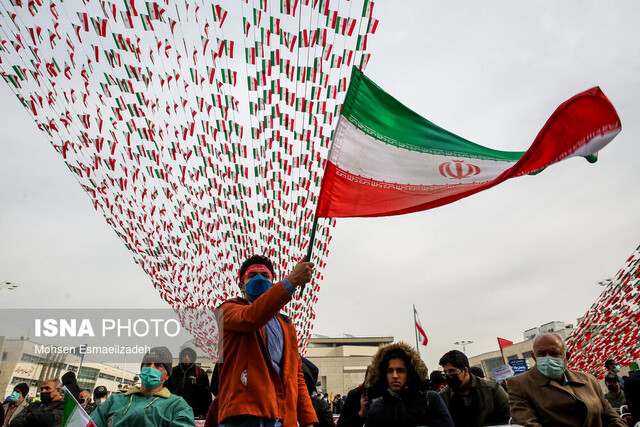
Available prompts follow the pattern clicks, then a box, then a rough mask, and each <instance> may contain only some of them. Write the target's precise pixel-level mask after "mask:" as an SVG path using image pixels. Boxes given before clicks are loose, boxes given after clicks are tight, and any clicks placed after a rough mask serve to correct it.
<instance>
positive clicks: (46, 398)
mask: <svg viewBox="0 0 640 427" xmlns="http://www.w3.org/2000/svg"><path fill="white" fill-rule="evenodd" d="M40 400H41V401H42V403H44V404H45V405H48V404H49V403H51V402H52V401H53V399H51V392H50V391H43V392H41V393H40Z"/></svg>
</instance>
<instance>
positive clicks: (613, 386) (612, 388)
mask: <svg viewBox="0 0 640 427" xmlns="http://www.w3.org/2000/svg"><path fill="white" fill-rule="evenodd" d="M607 388H608V389H609V391H610V392H611V393H617V392H618V390H620V387H619V386H618V385H617V384H609V385H608V386H607Z"/></svg>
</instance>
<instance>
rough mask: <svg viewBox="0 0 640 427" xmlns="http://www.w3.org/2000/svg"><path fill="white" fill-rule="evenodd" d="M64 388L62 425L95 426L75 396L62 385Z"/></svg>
mask: <svg viewBox="0 0 640 427" xmlns="http://www.w3.org/2000/svg"><path fill="white" fill-rule="evenodd" d="M62 389H63V390H64V414H63V415H62V427H90V426H91V427H97V426H96V423H94V422H93V420H92V419H91V417H90V416H89V414H87V412H86V411H85V410H84V408H83V407H82V405H80V404H79V403H78V401H77V400H76V398H75V397H73V395H72V394H71V392H70V391H69V390H68V389H67V387H65V386H63V387H62Z"/></svg>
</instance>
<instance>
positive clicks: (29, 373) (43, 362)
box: [0, 337, 137, 399]
mask: <svg viewBox="0 0 640 427" xmlns="http://www.w3.org/2000/svg"><path fill="white" fill-rule="evenodd" d="M0 344H1V345H0V355H1V359H0V392H3V394H2V398H3V399H4V397H6V396H8V395H9V394H11V392H12V391H13V388H14V387H15V386H16V385H17V384H19V383H23V382H24V383H27V384H28V385H29V397H36V396H37V395H39V393H38V392H39V386H40V385H41V384H42V383H43V382H44V381H46V380H47V379H49V378H61V377H62V375H64V374H65V373H66V372H68V371H72V372H75V373H76V377H77V379H78V385H79V386H80V388H81V389H83V390H89V391H91V392H93V389H94V388H95V387H97V386H101V385H103V386H105V387H106V388H107V390H109V392H111V393H112V392H118V391H120V390H122V389H127V388H128V387H129V386H131V385H134V384H135V383H136V381H137V377H136V375H137V373H134V372H128V371H126V370H123V369H120V368H116V367H114V366H111V365H105V364H102V363H96V362H88V361H83V360H82V359H81V356H79V355H75V354H52V353H43V352H41V351H37V348H38V347H41V346H40V345H39V344H38V343H35V342H33V341H30V340H28V339H5V338H4V337H0Z"/></svg>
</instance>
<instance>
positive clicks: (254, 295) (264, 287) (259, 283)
mask: <svg viewBox="0 0 640 427" xmlns="http://www.w3.org/2000/svg"><path fill="white" fill-rule="evenodd" d="M271 285H272V283H271V282H270V281H269V279H267V278H265V277H263V276H261V275H257V276H254V277H253V278H252V279H251V280H249V281H248V282H247V285H246V286H247V290H246V292H247V295H249V297H250V298H251V299H252V300H254V301H255V300H257V299H258V297H259V296H260V295H262V294H264V293H265V292H267V291H268V290H269V288H270V287H271Z"/></svg>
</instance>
